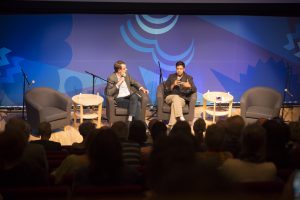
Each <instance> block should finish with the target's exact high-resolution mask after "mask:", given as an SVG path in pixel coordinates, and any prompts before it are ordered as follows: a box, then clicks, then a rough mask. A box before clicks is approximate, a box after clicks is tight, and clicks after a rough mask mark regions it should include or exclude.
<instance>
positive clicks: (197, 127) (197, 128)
mask: <svg viewBox="0 0 300 200" xmlns="http://www.w3.org/2000/svg"><path fill="white" fill-rule="evenodd" d="M193 130H194V133H203V132H204V131H205V130H206V123H205V121H204V119H202V118H198V119H197V120H196V121H195V122H194V125H193Z"/></svg>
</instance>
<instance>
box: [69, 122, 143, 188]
mask: <svg viewBox="0 0 300 200" xmlns="http://www.w3.org/2000/svg"><path fill="white" fill-rule="evenodd" d="M96 131H97V134H96V136H95V138H94V140H93V141H92V143H91V144H90V145H89V147H88V158H89V166H88V167H86V168H82V169H81V170H79V171H78V172H77V174H76V176H75V182H74V185H122V184H133V183H136V182H137V181H138V176H139V175H138V173H137V171H136V170H134V169H133V168H130V167H128V166H127V165H124V162H123V157H122V147H121V143H120V141H119V139H118V137H117V136H116V134H115V132H114V131H113V130H112V129H111V128H108V127H102V128H100V129H97V130H96Z"/></svg>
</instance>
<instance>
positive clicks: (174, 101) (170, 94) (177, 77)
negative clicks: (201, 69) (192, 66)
mask: <svg viewBox="0 0 300 200" xmlns="http://www.w3.org/2000/svg"><path fill="white" fill-rule="evenodd" d="M196 91H197V88H196V87H195V85H194V81H193V77H191V76H189V75H188V74H186V73H185V64H184V62H182V61H178V62H177V63H176V73H174V74H170V75H169V77H168V79H167V81H166V83H165V95H167V96H166V99H165V101H166V103H167V104H170V105H171V116H170V120H169V124H168V125H169V126H173V125H174V124H175V123H176V120H182V121H184V120H185V119H184V117H183V113H182V108H183V107H184V106H185V104H186V102H188V101H189V97H190V95H191V94H192V93H194V92H196Z"/></svg>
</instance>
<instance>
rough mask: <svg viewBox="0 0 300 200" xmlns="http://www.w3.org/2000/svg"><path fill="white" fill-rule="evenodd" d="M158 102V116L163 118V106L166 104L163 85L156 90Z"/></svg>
mask: <svg viewBox="0 0 300 200" xmlns="http://www.w3.org/2000/svg"><path fill="white" fill-rule="evenodd" d="M156 102H157V115H158V116H162V114H163V111H162V110H163V109H162V108H163V104H164V91H163V85H162V84H160V85H159V86H158V87H157V90H156Z"/></svg>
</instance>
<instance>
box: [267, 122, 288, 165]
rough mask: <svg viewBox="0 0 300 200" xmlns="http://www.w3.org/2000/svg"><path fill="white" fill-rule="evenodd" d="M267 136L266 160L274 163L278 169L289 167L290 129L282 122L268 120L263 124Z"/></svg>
mask: <svg viewBox="0 0 300 200" xmlns="http://www.w3.org/2000/svg"><path fill="white" fill-rule="evenodd" d="M263 127H264V129H265V130H266V134H267V155H266V160H267V161H269V162H273V163H274V164H275V165H276V167H277V169H283V168H287V167H288V148H287V144H288V142H289V137H290V134H289V133H290V132H289V127H288V126H287V125H286V124H285V123H283V122H282V121H280V120H275V119H273V120H268V121H266V122H265V123H263Z"/></svg>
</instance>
